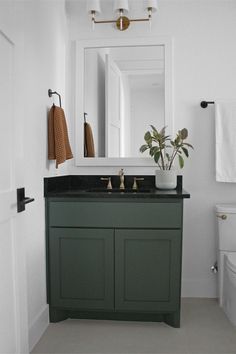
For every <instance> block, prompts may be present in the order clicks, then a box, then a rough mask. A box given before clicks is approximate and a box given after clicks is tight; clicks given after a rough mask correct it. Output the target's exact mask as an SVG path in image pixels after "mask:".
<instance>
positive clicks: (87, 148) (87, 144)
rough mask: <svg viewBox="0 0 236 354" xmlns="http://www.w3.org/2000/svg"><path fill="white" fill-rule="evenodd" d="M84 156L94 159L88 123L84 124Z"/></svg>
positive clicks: (92, 142) (90, 130)
mask: <svg viewBox="0 0 236 354" xmlns="http://www.w3.org/2000/svg"><path fill="white" fill-rule="evenodd" d="M84 156H85V157H95V149H94V141H93V132H92V128H91V126H90V124H89V123H86V122H85V123H84Z"/></svg>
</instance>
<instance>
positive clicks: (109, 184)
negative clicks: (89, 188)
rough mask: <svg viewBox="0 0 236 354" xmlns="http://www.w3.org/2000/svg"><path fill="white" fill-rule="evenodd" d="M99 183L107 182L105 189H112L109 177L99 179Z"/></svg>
mask: <svg viewBox="0 0 236 354" xmlns="http://www.w3.org/2000/svg"><path fill="white" fill-rule="evenodd" d="M100 180H101V181H108V183H107V189H112V184H111V177H101V178H100Z"/></svg>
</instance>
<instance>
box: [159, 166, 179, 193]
mask: <svg viewBox="0 0 236 354" xmlns="http://www.w3.org/2000/svg"><path fill="white" fill-rule="evenodd" d="M155 182H156V188H158V189H175V188H176V186H177V173H176V170H156V179H155Z"/></svg>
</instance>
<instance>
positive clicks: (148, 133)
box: [144, 131, 152, 144]
mask: <svg viewBox="0 0 236 354" xmlns="http://www.w3.org/2000/svg"><path fill="white" fill-rule="evenodd" d="M144 140H145V141H146V142H147V143H148V144H150V143H151V142H152V136H151V133H150V132H149V131H148V132H146V133H145V135H144Z"/></svg>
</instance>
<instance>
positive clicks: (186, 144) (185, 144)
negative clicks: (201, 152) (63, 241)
mask: <svg viewBox="0 0 236 354" xmlns="http://www.w3.org/2000/svg"><path fill="white" fill-rule="evenodd" d="M183 145H187V146H189V147H191V148H192V149H194V147H193V146H192V145H191V144H189V143H183Z"/></svg>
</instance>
